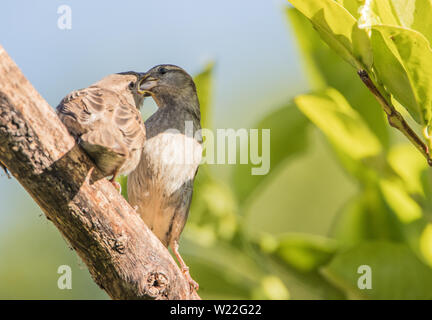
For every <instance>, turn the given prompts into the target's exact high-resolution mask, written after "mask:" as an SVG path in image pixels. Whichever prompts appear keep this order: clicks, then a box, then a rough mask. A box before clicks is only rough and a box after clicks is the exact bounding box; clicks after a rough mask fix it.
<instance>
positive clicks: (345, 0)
mask: <svg viewBox="0 0 432 320" xmlns="http://www.w3.org/2000/svg"><path fill="white" fill-rule="evenodd" d="M335 1H336V2H337V3H339V4H340V5H341V6H342V7H344V8H345V9H347V10H348V11H349V13H351V15H352V16H353V17H355V18H358V16H359V8H360V7H361V2H360V1H358V0H335Z"/></svg>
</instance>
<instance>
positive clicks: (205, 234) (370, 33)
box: [0, 0, 432, 299]
mask: <svg viewBox="0 0 432 320" xmlns="http://www.w3.org/2000/svg"><path fill="white" fill-rule="evenodd" d="M290 2H291V3H292V4H293V5H294V6H295V7H297V8H298V9H299V11H297V10H296V9H294V8H289V9H288V8H287V9H286V17H287V19H288V20H289V22H290V24H291V26H292V30H293V32H294V34H295V36H296V38H297V40H298V47H299V50H300V53H301V56H302V58H303V62H304V69H305V72H306V73H307V74H308V76H309V82H310V87H311V91H310V92H307V93H304V94H302V95H299V96H297V97H296V98H295V99H294V100H293V101H287V102H286V104H285V105H283V106H281V107H280V108H279V109H277V110H275V111H272V112H270V113H268V114H267V115H266V116H265V117H263V119H261V120H259V121H257V123H255V124H254V125H253V126H252V127H253V128H258V129H267V128H268V129H271V149H270V150H271V155H270V156H271V170H270V172H269V174H267V175H265V176H252V175H251V171H250V170H251V168H252V164H238V165H234V166H233V167H232V168H231V170H230V172H229V174H228V175H227V174H221V173H220V170H218V168H215V166H210V165H203V166H201V168H200V170H199V171H198V175H197V179H196V184H195V191H194V198H193V202H192V207H191V214H190V216H189V220H188V223H187V225H186V228H185V232H184V233H183V236H182V239H181V246H180V251H181V252H182V253H183V255H184V258H185V260H186V261H187V263H188V264H189V265H190V267H191V274H192V276H193V277H194V278H195V279H196V280H197V281H198V282H199V283H200V292H199V293H200V295H201V296H202V298H204V299H211V298H213V299H430V298H432V291H431V290H430V287H431V285H432V270H431V268H432V223H431V217H432V215H431V212H432V201H431V199H432V188H431V174H430V170H428V166H427V163H426V161H425V160H424V158H423V157H422V156H421V154H420V153H418V151H417V150H416V149H415V147H414V146H412V145H411V144H409V143H408V142H407V141H405V140H402V139H401V137H400V134H399V133H397V132H395V131H394V130H389V126H388V124H387V122H386V119H385V117H384V113H383V112H382V110H381V107H380V106H379V104H378V103H377V102H376V100H375V98H374V97H373V95H372V94H371V93H370V92H369V91H368V90H367V89H366V88H365V87H364V85H363V83H362V82H361V81H360V80H359V78H358V77H357V74H356V70H355V69H353V68H352V66H354V67H355V68H365V69H366V70H368V71H370V72H371V74H373V75H374V77H376V78H375V80H376V81H377V83H378V84H380V85H382V88H385V90H386V94H388V96H391V97H392V99H395V101H399V103H400V105H403V106H405V107H406V108H407V109H408V112H410V114H411V115H412V116H413V117H414V118H415V119H416V120H417V121H418V122H420V124H422V125H425V124H427V123H428V121H429V113H428V112H424V110H422V108H429V105H428V103H429V100H430V98H429V94H430V92H432V91H431V90H430V89H429V87H428V86H429V85H430V80H429V79H430V77H429V74H428V72H432V71H431V70H432V68H428V70H423V69H424V68H423V67H425V66H426V67H427V64H428V63H430V59H428V54H429V52H428V51H427V50H426V51H425V52H423V50H424V49H425V48H424V42H425V41H429V40H430V38H431V34H432V32H431V31H430V30H429V29H430V24H427V23H426V22H425V21H426V19H427V17H428V16H429V15H428V12H430V11H431V10H432V8H431V6H430V5H428V3H429V4H430V2H429V1H425V0H418V1H416V2H415V4H416V6H417V7H412V5H411V3H408V2H409V1H402V0H400V1H398V0H383V1H381V0H379V1H378V0H376V1H371V2H370V4H371V8H370V10H368V11H367V14H365V13H364V12H366V11H361V9H362V7H361V6H360V5H361V3H360V2H359V1H357V0H337V1H334V0H322V1H316V0H315V1H314V0H299V1H297V0H296V1H294V0H293V1H290ZM408 4H409V5H408ZM402 5H406V9H404V10H401V6H402ZM300 12H301V13H300ZM362 12H363V14H362ZM305 16H306V17H305ZM311 22H312V23H311ZM359 23H367V24H366V25H367V26H368V27H366V28H360V27H359ZM384 23H385V24H386V26H376V24H384ZM401 26H403V27H404V28H405V29H401V28H400V27H401ZM406 28H411V29H412V30H408V29H406ZM317 31H318V32H317ZM418 32H422V33H423V35H424V36H421V34H420V33H418ZM321 37H322V39H321ZM389 37H390V38H391V37H394V40H395V41H394V42H393V43H391V44H389V43H388V42H389V40H388V39H389ZM370 39H372V41H369V40H370ZM322 40H324V41H325V42H326V43H327V44H326V43H325V42H323V41H322ZM381 47H383V48H382V49H381ZM429 49H430V48H429ZM380 59H382V61H381V60H380ZM346 62H348V63H346ZM386 64H388V65H386ZM419 66H420V67H421V70H420V71H422V72H424V73H422V74H420V71H419V68H420V67H419ZM426 67H425V68H426ZM214 68H215V64H214V63H210V64H208V65H207V66H206V67H205V68H204V70H203V71H202V72H201V73H200V74H198V75H196V76H195V82H196V85H197V89H198V92H199V99H200V102H201V112H202V118H203V127H206V128H212V129H214V127H213V124H212V112H213V111H212V91H213V87H212V83H213V81H212V79H213V77H214V72H213V71H214ZM388 72H392V73H397V75H396V76H395V75H394V74H390V75H389V74H388ZM383 75H384V76H383ZM388 75H389V76H388ZM387 76H388V77H387ZM377 79H379V80H380V81H378V80H377ZM407 86H408V87H409V88H410V90H409V91H406V92H402V91H401V90H402V89H405V88H406V87H407ZM402 94H404V95H406V96H404V95H402ZM405 103H407V104H405ZM261 107H266V106H261ZM269 107H270V106H269ZM269 109H270V108H269ZM428 110H429V109H428ZM406 115H407V113H406ZM227 116H229V115H227ZM401 140H402V141H403V143H401V142H400V141H401ZM248 148H250V145H249V146H248ZM239 151H240V150H239ZM119 181H120V183H121V184H122V193H123V195H124V196H125V197H126V198H127V190H126V178H125V177H120V180H119ZM36 210H37V209H36V208H33V209H32V210H27V211H29V214H28V215H29V217H26V219H28V220H32V219H33V220H32V222H33V223H34V224H35V225H39V226H38V228H39V229H37V228H34V227H33V228H30V227H28V230H27V229H25V228H24V229H23V228H22V227H21V228H20V231H19V232H16V233H15V232H10V233H9V235H8V237H7V238H3V239H2V241H1V242H0V248H2V252H7V254H2V256H1V261H0V283H1V286H0V297H1V298H65V299H71V298H106V297H107V296H106V294H105V293H104V292H103V291H102V290H100V289H98V288H97V286H96V285H95V284H94V283H93V282H92V280H91V279H90V277H89V275H88V272H87V271H86V270H85V267H84V266H82V263H80V262H79V260H78V258H77V257H75V255H74V253H73V252H72V251H70V250H68V249H67V246H66V245H65V244H64V242H63V241H62V240H61V237H60V236H59V234H58V232H57V231H56V230H55V229H54V228H52V227H51V228H48V227H47V226H43V227H42V228H40V221H38V223H39V224H38V223H36V222H35V221H34V219H36V218H30V212H31V211H36ZM34 230H36V231H34ZM29 234H31V236H32V237H34V238H35V239H36V238H37V239H38V241H35V242H34V243H33V242H31V241H29ZM22 242H23V243H22ZM11 243H13V244H14V246H16V247H17V248H26V252H30V253H28V254H27V256H26V257H21V256H20V252H19V251H13V250H6V246H7V244H11ZM42 247H43V250H42ZM29 263H31V267H30V266H29ZM61 264H68V265H70V266H71V267H72V268H73V270H74V276H73V277H74V278H73V279H74V280H73V281H74V282H73V283H74V284H73V290H70V291H68V290H66V291H61V290H58V289H57V288H56V280H57V277H58V275H57V274H56V272H55V270H56V268H57V267H58V266H59V265H61ZM362 265H368V266H370V267H371V270H372V288H371V289H363V290H362V289H360V288H359V287H358V279H359V277H360V276H361V274H359V273H358V268H359V267H360V266H362ZM11 266H18V267H11ZM12 268H13V269H12ZM47 270H50V272H48V271H47ZM32 277H33V278H34V277H37V278H38V279H37V280H35V279H33V278H32ZM29 283H30V284H32V285H33V287H29V285H28V284H29ZM25 284H27V285H25Z"/></svg>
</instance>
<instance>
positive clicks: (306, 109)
mask: <svg viewBox="0 0 432 320" xmlns="http://www.w3.org/2000/svg"><path fill="white" fill-rule="evenodd" d="M295 102H296V104H297V106H298V107H299V109H300V110H301V111H302V112H303V113H304V114H305V115H306V116H307V117H308V118H309V119H310V120H311V121H312V122H313V123H314V124H315V125H316V126H317V127H318V128H320V129H321V130H322V131H323V132H324V134H325V135H326V136H327V138H328V139H329V140H330V141H331V142H332V144H334V145H336V146H337V147H338V148H339V149H340V150H342V151H343V152H345V153H346V154H347V155H349V156H351V157H352V158H353V159H358V160H359V159H363V158H367V157H372V156H375V155H378V154H379V153H380V152H381V145H380V143H379V141H378V139H377V138H376V136H375V135H374V134H373V133H372V132H371V131H370V129H369V128H368V127H367V125H366V124H365V123H364V122H363V120H362V119H361V117H360V116H359V114H358V113H357V112H356V111H355V110H354V109H352V108H351V106H350V105H349V104H348V102H347V101H346V100H345V98H344V97H343V96H342V95H341V94H340V93H339V92H337V91H336V90H334V89H327V90H325V91H324V92H323V93H317V94H310V95H300V96H298V97H296V98H295Z"/></svg>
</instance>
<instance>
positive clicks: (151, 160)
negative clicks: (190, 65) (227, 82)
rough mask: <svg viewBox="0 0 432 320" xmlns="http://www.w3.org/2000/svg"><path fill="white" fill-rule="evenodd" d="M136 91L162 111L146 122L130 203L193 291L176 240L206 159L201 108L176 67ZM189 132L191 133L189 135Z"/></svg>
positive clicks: (159, 71)
mask: <svg viewBox="0 0 432 320" xmlns="http://www.w3.org/2000/svg"><path fill="white" fill-rule="evenodd" d="M138 91H139V92H141V93H142V94H143V95H144V96H151V97H152V98H153V99H154V101H155V102H156V104H157V106H158V110H157V111H156V112H155V113H154V114H153V115H152V116H151V117H150V118H148V120H147V121H146V122H145V126H146V134H147V140H146V142H145V143H144V148H143V153H142V155H141V160H140V162H139V164H138V166H137V168H136V169H135V170H134V171H132V173H131V174H130V175H129V177H128V184H127V186H128V187H127V188H128V197H129V202H130V204H131V205H132V206H133V207H135V208H137V212H138V213H139V214H140V216H141V217H142V219H143V220H144V221H145V223H146V224H147V226H148V227H149V228H150V229H151V230H152V231H153V233H154V234H155V235H156V236H157V237H158V238H159V239H160V241H161V242H162V243H163V244H164V245H165V246H166V247H168V246H170V247H171V249H172V250H173V253H174V255H175V256H176V258H177V260H178V262H179V264H180V267H181V269H182V271H183V273H184V275H185V277H186V278H187V280H188V281H189V283H190V285H191V287H192V288H194V289H195V290H196V289H198V284H197V283H196V282H195V281H194V280H193V279H192V277H191V276H190V273H189V268H188V266H187V265H186V263H185V262H184V260H183V259H182V257H181V255H180V253H179V251H178V248H179V245H178V241H179V237H180V234H181V232H182V231H183V227H184V226H185V223H186V220H187V217H188V213H189V208H190V204H191V200H192V191H193V183H194V179H195V175H196V173H197V170H198V166H199V163H200V162H201V156H202V146H201V144H202V137H201V131H198V132H197V134H196V136H195V133H196V131H197V130H200V129H201V124H200V119H201V115H200V107H199V102H198V97H197V93H196V88H195V84H194V82H193V80H192V77H191V76H190V75H189V74H187V73H186V72H185V71H184V70H183V69H181V68H179V67H177V66H174V65H159V66H156V67H153V68H152V69H150V70H149V71H148V72H146V73H145V74H144V75H143V76H142V79H141V80H140V82H139V84H138ZM187 131H189V132H187Z"/></svg>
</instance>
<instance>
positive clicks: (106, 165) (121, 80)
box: [57, 71, 145, 189]
mask: <svg viewBox="0 0 432 320" xmlns="http://www.w3.org/2000/svg"><path fill="white" fill-rule="evenodd" d="M139 76H140V74H139V73H136V72H132V71H131V72H124V73H118V74H112V75H109V76H107V77H105V78H103V79H102V80H100V81H98V82H96V83H95V84H93V85H91V86H90V87H88V88H85V89H81V90H77V91H72V92H71V93H70V94H68V95H67V96H66V97H65V98H64V99H63V100H62V101H61V102H60V104H59V105H58V106H57V114H58V116H59V118H60V120H61V121H62V122H63V123H64V124H65V125H66V127H67V129H68V130H69V132H70V133H71V134H72V136H74V137H75V139H76V140H77V141H78V143H79V144H80V145H81V146H82V148H83V149H84V150H85V151H86V152H87V154H88V155H89V156H90V157H91V158H92V159H93V161H94V162H95V164H96V166H97V167H98V168H99V169H100V171H101V172H102V173H103V175H104V176H105V177H107V176H112V178H111V179H110V181H111V182H112V183H113V185H114V186H115V187H116V188H117V189H119V188H120V186H119V184H117V183H116V182H115V178H116V176H117V175H118V174H129V172H131V171H132V170H134V169H135V167H136V166H137V165H138V162H139V159H140V157H141V152H142V148H143V144H144V141H145V127H144V123H143V121H142V118H141V114H140V112H139V108H140V107H141V106H142V103H143V101H144V97H143V96H142V95H141V94H138V93H137V91H136V89H137V87H136V85H137V81H138V78H139Z"/></svg>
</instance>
